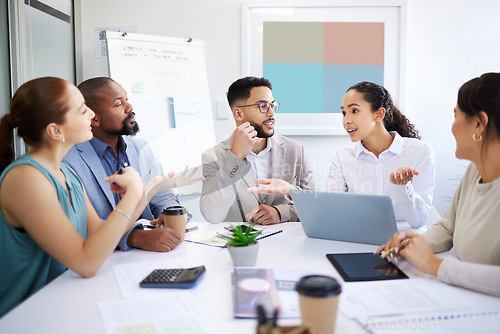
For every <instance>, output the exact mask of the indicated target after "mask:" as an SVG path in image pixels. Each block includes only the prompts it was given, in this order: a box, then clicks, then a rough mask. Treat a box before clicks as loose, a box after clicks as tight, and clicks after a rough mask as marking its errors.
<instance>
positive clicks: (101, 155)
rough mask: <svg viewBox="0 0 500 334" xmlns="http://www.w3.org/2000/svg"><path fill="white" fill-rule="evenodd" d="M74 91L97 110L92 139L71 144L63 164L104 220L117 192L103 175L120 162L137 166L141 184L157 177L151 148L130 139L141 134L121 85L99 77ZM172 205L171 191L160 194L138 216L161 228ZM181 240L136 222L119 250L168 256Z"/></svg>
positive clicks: (174, 201)
mask: <svg viewBox="0 0 500 334" xmlns="http://www.w3.org/2000/svg"><path fill="white" fill-rule="evenodd" d="M78 89H80V91H81V92H82V94H83V97H84V98H85V103H86V105H87V106H88V107H89V108H90V109H92V110H93V111H94V112H95V117H94V118H93V119H92V123H91V125H92V133H93V134H94V137H93V138H92V139H91V140H89V141H87V142H84V143H81V144H77V145H75V146H73V148H71V149H70V151H69V152H68V153H67V154H66V156H65V157H64V159H63V162H65V163H66V164H67V165H69V166H70V167H71V168H73V170H74V171H75V172H76V173H77V174H78V176H79V177H80V179H81V180H82V182H83V185H84V187H85V190H86V192H87V194H88V197H89V199H90V202H91V203H92V205H93V206H94V208H95V210H96V212H97V214H98V215H99V217H100V218H101V219H102V220H105V219H106V217H107V216H108V215H109V214H110V213H111V212H112V211H113V209H114V208H115V207H116V204H117V203H118V202H119V201H120V194H117V193H115V192H111V188H110V185H109V184H108V183H106V182H105V181H104V178H105V177H106V176H108V175H111V174H114V173H116V172H117V171H118V170H119V169H120V167H121V166H123V165H124V163H126V164H128V165H129V166H132V167H133V168H135V169H136V170H137V171H138V172H139V174H140V175H141V176H142V178H143V181H144V183H145V184H146V183H147V182H149V181H150V180H151V179H152V178H153V177H155V176H157V175H161V173H160V169H159V166H158V162H157V161H156V159H155V157H154V155H153V152H152V151H151V148H150V147H149V145H148V144H147V143H146V142H145V141H143V140H141V139H138V138H133V137H132V136H134V135H135V134H136V133H137V132H138V131H139V125H138V124H137V122H136V121H135V118H134V115H135V113H134V112H133V106H132V105H131V104H130V103H128V98H127V93H126V92H125V90H124V89H123V87H122V86H121V85H120V84H118V83H117V82H115V81H114V80H112V79H110V78H106V77H99V78H93V79H89V80H86V81H84V82H82V83H81V84H80V85H79V86H78ZM174 205H179V202H178V201H177V199H176V197H175V195H174V194H173V193H172V192H171V190H170V189H169V190H166V191H162V192H159V193H158V194H156V195H155V196H154V197H153V198H152V199H151V202H150V203H149V205H148V206H146V209H145V210H144V212H143V213H142V214H141V217H140V218H143V219H147V220H155V219H158V223H160V224H161V223H162V219H163V218H162V215H161V211H162V210H163V208H165V207H169V206H174ZM153 223H155V224H156V222H153ZM180 242H181V236H180V235H179V234H178V233H177V232H175V231H174V230H172V229H170V228H157V229H153V230H144V229H143V225H142V224H139V223H136V224H135V225H134V226H133V228H132V229H131V230H129V232H128V233H127V234H125V235H124V236H123V238H122V239H121V241H120V243H119V245H118V247H119V248H120V249H122V250H124V251H127V250H129V249H130V247H134V248H140V249H144V250H150V251H159V252H168V251H170V250H172V249H174V248H175V247H176V246H177V245H178V244H179V243H180Z"/></svg>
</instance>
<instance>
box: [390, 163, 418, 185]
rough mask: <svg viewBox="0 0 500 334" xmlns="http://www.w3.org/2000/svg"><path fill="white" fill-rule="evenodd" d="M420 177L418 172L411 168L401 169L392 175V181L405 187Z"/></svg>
mask: <svg viewBox="0 0 500 334" xmlns="http://www.w3.org/2000/svg"><path fill="white" fill-rule="evenodd" d="M415 175H418V170H416V169H413V168H411V167H401V168H398V169H397V170H396V171H394V172H392V173H391V176H390V180H391V182H392V183H394V184H398V185H405V184H407V183H408V182H410V181H411V180H412V179H413V176H415Z"/></svg>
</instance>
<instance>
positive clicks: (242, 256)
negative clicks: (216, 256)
mask: <svg viewBox="0 0 500 334" xmlns="http://www.w3.org/2000/svg"><path fill="white" fill-rule="evenodd" d="M227 249H228V251H229V254H230V255H231V259H232V260H233V264H234V266H235V267H251V266H255V262H256V261H257V254H258V253H259V244H258V243H257V242H254V243H253V244H250V245H248V246H239V247H238V246H228V247H227Z"/></svg>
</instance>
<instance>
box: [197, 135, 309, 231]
mask: <svg viewBox="0 0 500 334" xmlns="http://www.w3.org/2000/svg"><path fill="white" fill-rule="evenodd" d="M271 140H272V143H271V151H270V154H271V157H270V160H271V161H270V162H271V165H272V167H271V173H270V175H271V178H273V179H282V180H285V181H287V182H289V183H291V184H293V185H296V186H299V187H300V188H302V189H311V190H312V189H315V188H316V182H315V181H314V176H313V172H312V170H311V167H310V165H309V162H308V161H307V158H306V155H305V151H304V146H303V145H302V144H301V143H299V142H298V141H295V140H292V139H289V138H286V137H282V136H279V135H276V134H275V135H274V136H272V137H271ZM232 142H233V136H231V137H229V138H228V139H226V140H224V141H223V142H221V143H219V144H217V145H216V146H214V147H212V148H210V149H208V150H207V151H205V152H204V153H203V154H202V157H201V159H202V164H203V176H204V177H205V180H204V181H203V188H202V191H201V198H200V210H201V213H202V214H203V217H205V219H206V220H207V221H208V222H210V223H218V222H221V221H227V222H241V221H245V220H246V219H245V215H246V214H248V213H249V212H250V211H251V210H252V209H254V208H256V207H257V206H258V205H259V199H258V195H257V194H255V193H251V192H248V191H246V189H247V188H248V187H255V186H256V184H255V176H254V175H253V172H252V169H251V167H250V163H249V162H248V161H247V159H246V158H245V159H243V160H241V159H240V158H238V157H237V156H236V155H235V154H234V153H233V152H231V150H230V148H231V144H232ZM261 197H262V204H266V205H270V206H273V207H275V208H276V209H277V210H278V211H279V213H280V215H281V221H282V222H286V221H298V220H299V219H298V216H297V212H296V210H295V207H294V206H293V204H290V202H289V201H288V200H287V199H286V198H285V197H284V196H283V195H279V196H274V195H261ZM238 200H239V202H240V205H241V209H242V210H240V205H239V204H238ZM242 211H243V212H242Z"/></svg>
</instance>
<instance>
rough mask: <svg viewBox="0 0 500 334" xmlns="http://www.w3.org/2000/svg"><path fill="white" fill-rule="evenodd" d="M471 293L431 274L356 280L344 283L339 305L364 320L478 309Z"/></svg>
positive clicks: (342, 309) (346, 312)
mask: <svg viewBox="0 0 500 334" xmlns="http://www.w3.org/2000/svg"><path fill="white" fill-rule="evenodd" d="M469 293H470V292H468V291H465V290H463V289H460V288H456V287H453V286H450V285H448V284H445V283H442V282H439V281H437V280H434V279H430V278H412V279H409V280H390V281H377V282H353V283H346V284H344V285H343V291H342V294H341V297H340V304H339V307H340V310H341V311H342V312H344V313H345V315H347V316H348V317H350V318H357V319H358V320H359V321H360V322H361V323H362V324H364V323H365V322H366V321H367V319H370V318H373V317H380V316H397V315H403V314H415V313H427V314H433V313H435V312H437V311H443V310H446V311H450V310H467V309H478V307H479V305H478V304H477V303H476V302H474V301H471V299H470V297H469Z"/></svg>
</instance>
